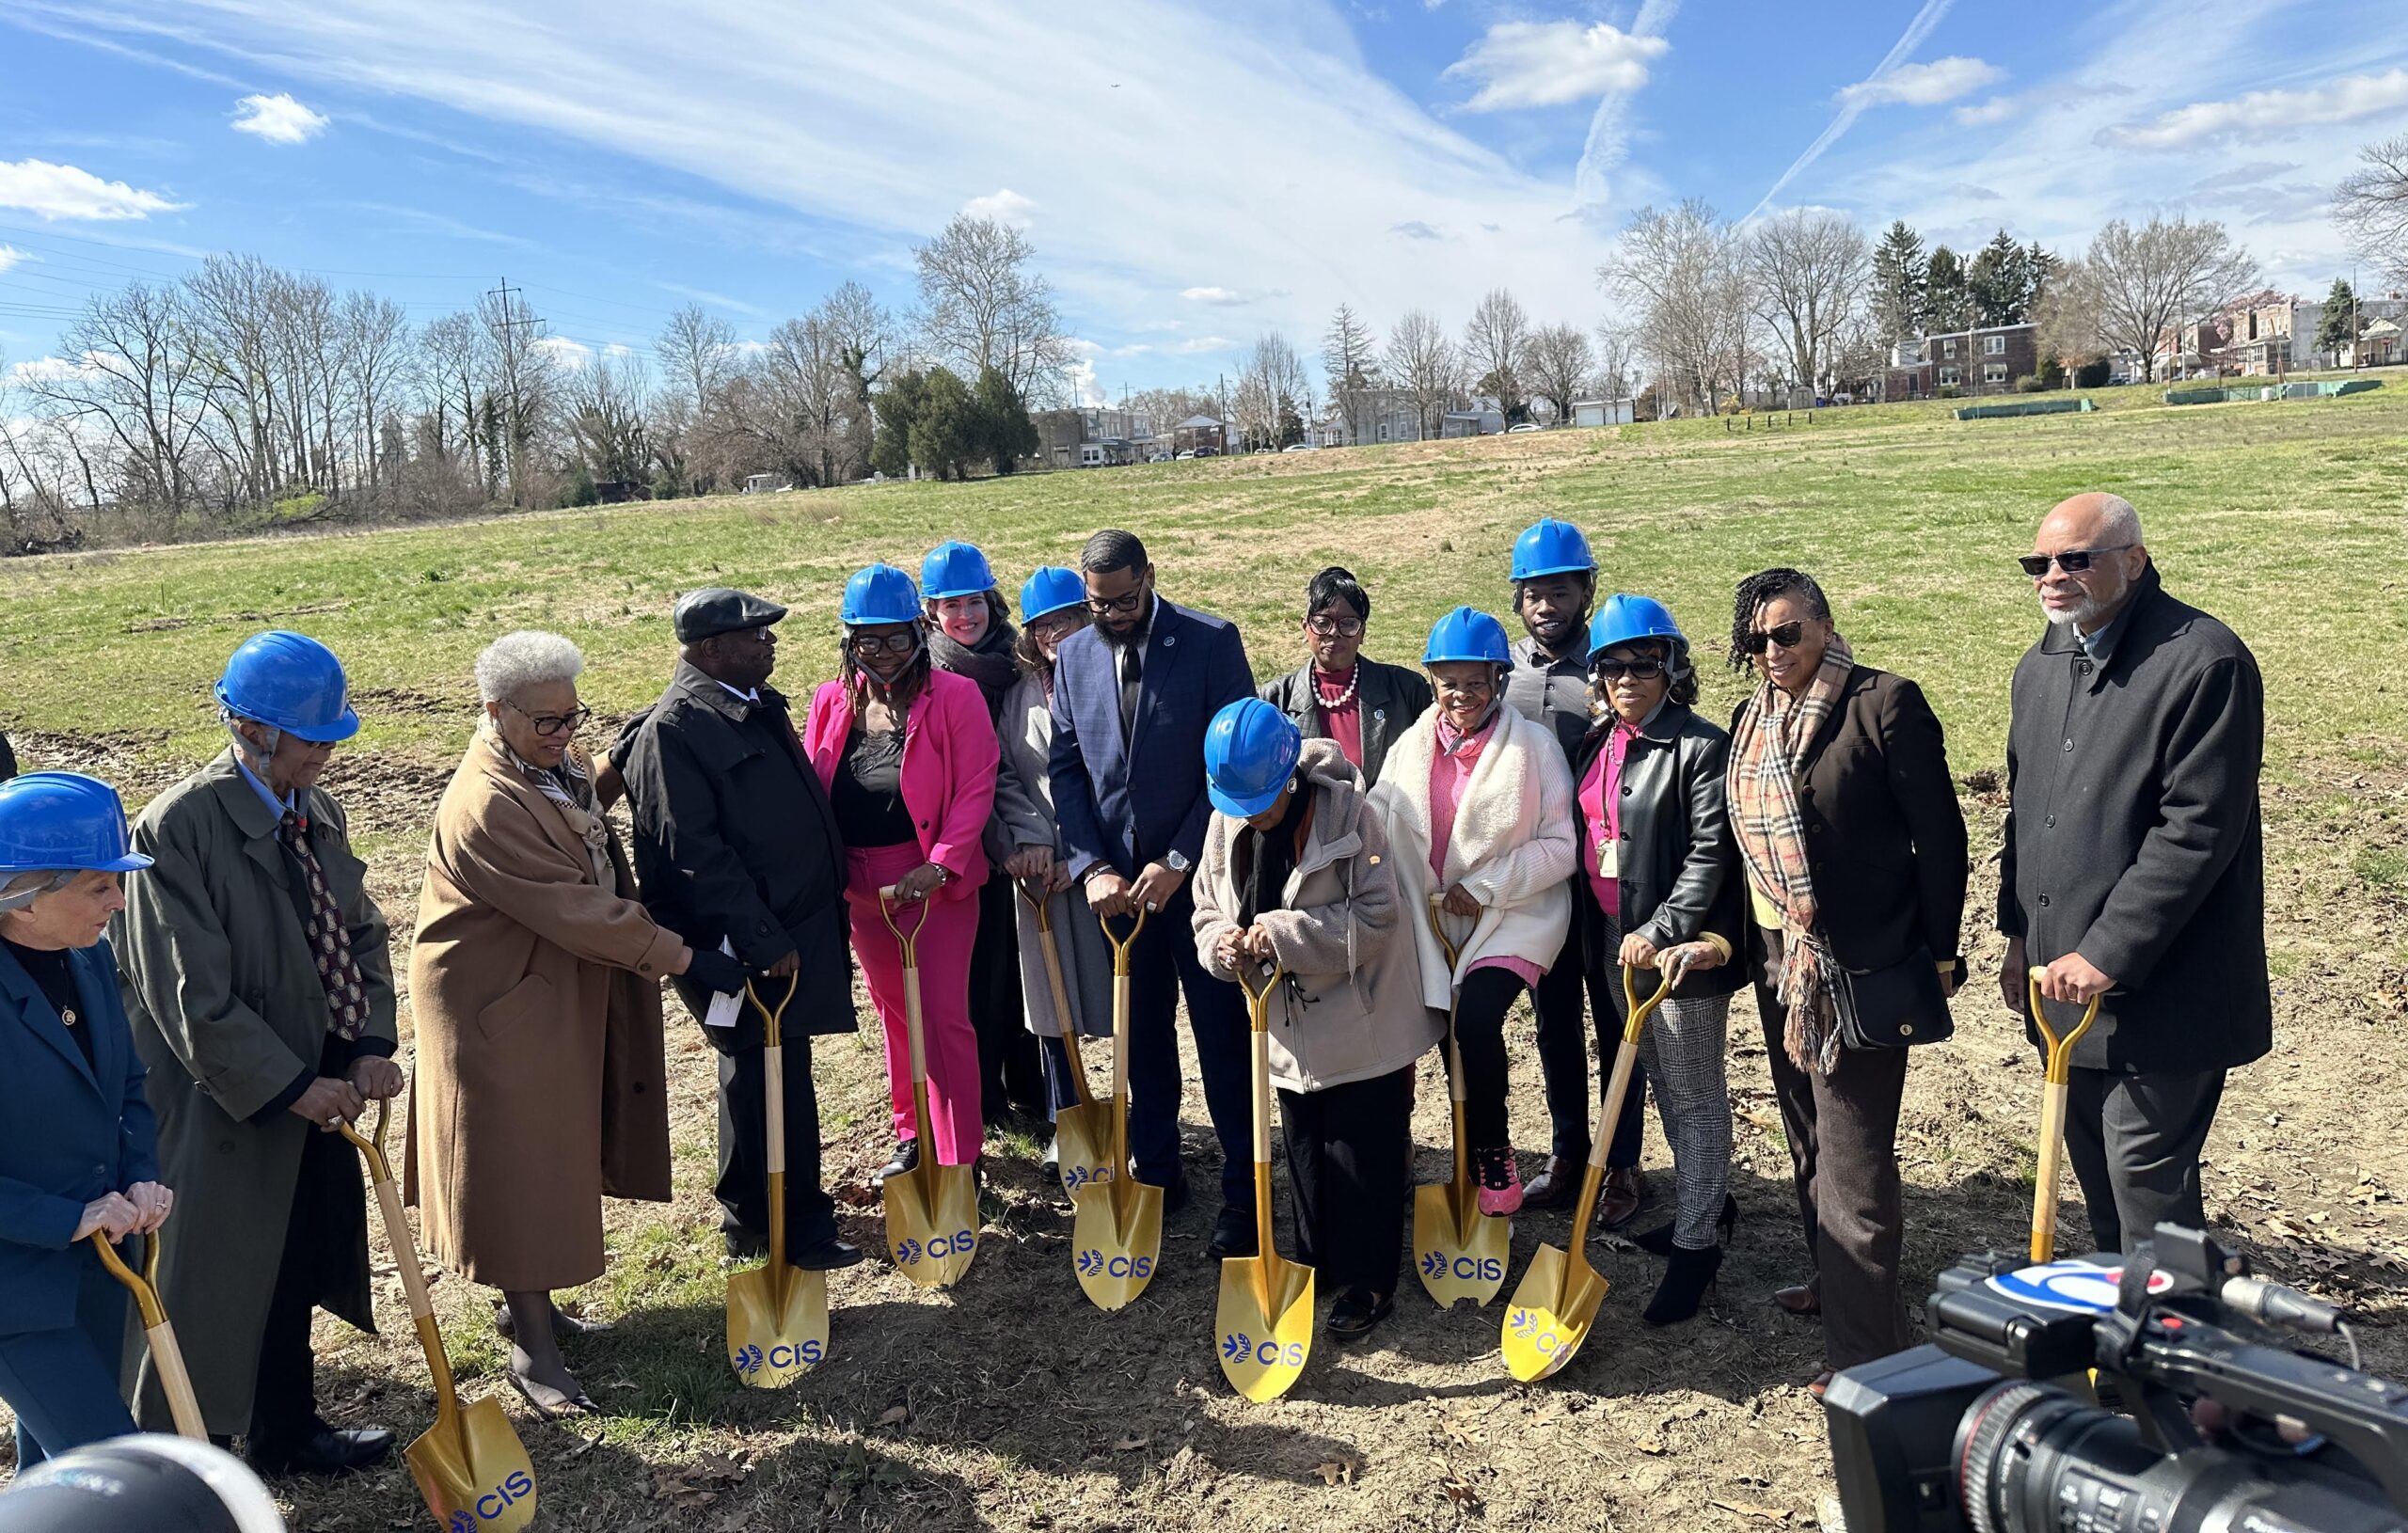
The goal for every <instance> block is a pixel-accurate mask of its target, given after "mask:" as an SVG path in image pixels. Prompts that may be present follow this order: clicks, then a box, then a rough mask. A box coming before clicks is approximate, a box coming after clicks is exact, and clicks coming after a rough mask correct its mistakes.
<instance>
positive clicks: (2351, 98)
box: [2099, 69, 2408, 150]
mask: <svg viewBox="0 0 2408 1533" xmlns="http://www.w3.org/2000/svg"><path fill="white" fill-rule="evenodd" d="M2402 111H2408V69H2398V70H2387V71H2384V72H2383V73H2381V74H2344V75H2340V76H2338V77H2337V78H2335V79H2331V80H2327V81H2325V82H2324V83H2323V84H2321V85H2315V86H2309V87H2306V88H2305V89H2302V90H2252V91H2250V92H2248V93H2247V94H2245V95H2242V96H2236V97H2234V98H2232V99H2231V100H2229V101H2220V102H2194V103H2191V104H2190V105H2188V106H2178V107H2176V108H2175V109H2174V110H2173V111H2171V112H2164V113H2161V114H2159V115H2158V116H2157V117H2154V118H2152V119H2149V120H2147V121H2146V122H2134V123H2127V124H2124V125H2122V126H2119V127H2115V128H2110V129H2107V130H2105V131H2103V132H2102V133H2101V134H2099V141H2100V142H2102V143H2112V144H2121V145H2124V146H2125V147H2127V148H2130V149H2138V150H2181V149H2196V148H2198V147H2199V146H2200V145H2202V144H2205V143H2210V142H2216V141H2222V140H2226V139H2228V138H2230V137H2232V136H2234V135H2236V134H2270V133H2282V132H2285V131H2287V130H2297V129H2300V128H2307V127H2321V126H2324V125H2328V124H2332V123H2338V122H2356V121H2360V120H2362V119H2366V118H2371V117H2380V116H2383V115H2384V114H2385V113H2390V112H2402Z"/></svg>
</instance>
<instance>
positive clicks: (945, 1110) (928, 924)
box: [845, 843, 986, 1165]
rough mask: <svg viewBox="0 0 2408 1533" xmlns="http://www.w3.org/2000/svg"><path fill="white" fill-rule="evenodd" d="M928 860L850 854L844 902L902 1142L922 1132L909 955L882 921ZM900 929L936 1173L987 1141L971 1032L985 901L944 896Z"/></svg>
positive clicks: (895, 850)
mask: <svg viewBox="0 0 2408 1533" xmlns="http://www.w3.org/2000/svg"><path fill="white" fill-rule="evenodd" d="M922 861H925V859H923V858H922V857H921V855H920V848H919V847H918V846H915V845H911V844H910V843H906V844H905V845H902V846H872V847H869V848H867V849H860V848H848V849H847V850H846V852H845V875H846V878H845V901H846V904H847V906H848V914H849V915H850V916H851V918H852V930H853V955H854V956H856V957H858V958H860V959H861V961H862V978H863V980H865V981H866V982H867V983H868V985H869V999H870V1004H871V1005H873V1006H876V1007H877V1008H878V1017H879V1020H880V1021H881V1022H884V1023H885V1024H886V1081H887V1086H888V1092H889V1095H890V1097H891V1098H892V1099H893V1102H894V1108H895V1138H897V1139H911V1138H912V1137H914V1136H915V1135H916V1133H917V1131H918V1130H917V1128H916V1126H915V1125H914V1124H913V1123H912V1121H911V1035H910V1033H909V1032H907V1031H906V1028H905V1020H904V1010H903V950H902V948H901V947H900V946H898V945H897V944H896V942H895V934H894V933H893V932H891V931H889V930H887V929H886V922H885V920H884V918H882V917H881V916H880V915H879V909H878V892H879V890H880V889H881V888H883V887H885V886H886V885H888V884H891V883H893V882H894V881H895V879H897V878H900V877H903V875H905V874H907V873H909V872H911V870H912V869H913V868H915V867H918V866H919V865H920V864H921V862H922ZM895 925H897V926H900V927H901V928H902V929H903V931H904V932H905V934H906V935H909V936H911V937H912V939H913V947H914V948H915V950H916V951H915V953H914V956H915V957H916V958H917V959H918V961H919V966H920V1038H921V1043H922V1046H923V1048H924V1049H925V1050H926V1051H927V1063H928V1127H929V1129H930V1130H931V1131H933V1132H934V1133H935V1135H936V1142H937V1143H936V1151H937V1164H939V1165H968V1164H969V1163H970V1162H973V1161H974V1160H976V1159H977V1158H978V1149H979V1146H980V1144H981V1143H982V1142H983V1141H984V1139H985V1137H986V1125H985V1120H984V1119H983V1118H982V1117H981V1116H980V1114H979V1103H978V1034H977V1031H976V1030H975V1029H974V1028H973V1027H972V1026H971V1025H970V948H971V944H972V943H973V942H974V940H976V938H977V935H978V902H977V900H975V899H945V898H943V897H942V896H938V897H932V898H929V899H926V900H921V901H918V902H916V903H914V904H911V905H902V906H897V907H896V908H895Z"/></svg>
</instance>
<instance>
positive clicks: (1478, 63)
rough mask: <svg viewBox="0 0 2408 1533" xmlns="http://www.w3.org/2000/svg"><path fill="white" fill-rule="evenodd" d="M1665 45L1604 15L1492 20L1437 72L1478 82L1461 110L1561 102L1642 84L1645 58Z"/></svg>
mask: <svg viewBox="0 0 2408 1533" xmlns="http://www.w3.org/2000/svg"><path fill="white" fill-rule="evenodd" d="M1670 47H1671V44H1670V43H1668V42H1666V41H1665V40H1663V39H1662V38H1651V37H1640V36H1636V35H1634V34H1632V33H1629V32H1624V31H1623V30H1622V29H1621V28H1619V27H1615V26H1612V25H1609V24H1607V23H1604V22H1596V23H1592V24H1590V25H1588V26H1582V25H1581V24H1579V23H1578V22H1572V21H1562V22H1499V23H1497V24H1496V25H1495V26H1492V27H1490V28H1489V29H1488V31H1487V32H1486V33H1485V34H1484V35H1483V36H1482V37H1481V40H1479V41H1478V42H1475V43H1473V44H1472V45H1471V46H1470V47H1469V48H1466V49H1465V50H1464V55H1463V57H1461V58H1458V59H1456V60H1455V61H1454V62H1453V63H1452V64H1450V65H1448V66H1447V69H1446V72H1445V75H1444V76H1443V77H1444V78H1447V79H1454V78H1457V77H1461V78H1464V79H1468V80H1474V81H1477V82H1479V84H1480V89H1479V90H1478V91H1476V92H1475V93H1474V94H1473V96H1472V98H1471V100H1469V101H1467V102H1465V103H1464V110H1465V111H1466V112H1502V111H1509V110H1512V109H1513V108H1516V107H1526V106H1561V105H1563V104H1564V103H1566V102H1580V101H1588V100H1589V99H1591V98H1592V97H1595V96H1602V95H1605V94H1606V93H1607V92H1608V91H1625V90H1637V89H1638V88H1639V87H1641V86H1643V85H1645V84H1646V83H1647V65H1648V61H1649V60H1651V59H1655V58H1659V57H1661V56H1663V55H1664V52H1665V50H1667V49H1668V48H1670Z"/></svg>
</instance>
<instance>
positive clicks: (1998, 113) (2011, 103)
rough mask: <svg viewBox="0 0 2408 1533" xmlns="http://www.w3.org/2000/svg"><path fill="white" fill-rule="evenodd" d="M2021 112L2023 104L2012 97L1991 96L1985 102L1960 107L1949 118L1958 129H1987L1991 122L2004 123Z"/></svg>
mask: <svg viewBox="0 0 2408 1533" xmlns="http://www.w3.org/2000/svg"><path fill="white" fill-rule="evenodd" d="M2022 110H2023V103H2022V102H2021V100H2020V99H2019V98H2017V97H2014V96H1992V97H1991V98H1990V99H1989V100H1988V101H1986V102H1976V103H1973V104H1972V105H1971V106H1960V107H1958V108H1957V110H1956V111H1954V112H1951V113H1950V114H1949V116H1951V117H1953V118H1955V119H1957V126H1958V127H1960V128H1987V127H1988V126H1989V125H1990V124H1991V123H1993V122H2004V121H2006V120H2007V119H2010V118H2012V117H2014V116H2015V115H2016V114H2017V113H2018V112H2020V111H2022Z"/></svg>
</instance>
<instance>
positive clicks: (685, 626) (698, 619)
mask: <svg viewBox="0 0 2408 1533" xmlns="http://www.w3.org/2000/svg"><path fill="white" fill-rule="evenodd" d="M785 615H786V609H785V608H783V607H780V606H779V605H778V604H777V603H775V602H772V601H764V600H763V599H762V598H760V597H758V596H755V595H754V594H753V593H751V592H749V591H731V590H729V589H728V588H727V587H726V586H706V587H705V588H704V589H703V590H701V591H689V592H688V593H686V594H684V595H683V596H680V597H678V598H677V606H676V608H675V610H673V612H672V613H671V614H670V619H669V621H670V623H671V624H672V626H673V627H674V628H675V629H676V633H677V641H678V642H679V643H681V644H693V643H699V642H701V641H702V640H705V639H709V638H713V637H715V636H716V635H719V634H732V633H736V632H738V631H739V630H741V629H745V628H766V627H768V625H769V624H772V623H775V622H777V621H778V620H779V619H780V618H782V617H784V616H785Z"/></svg>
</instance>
